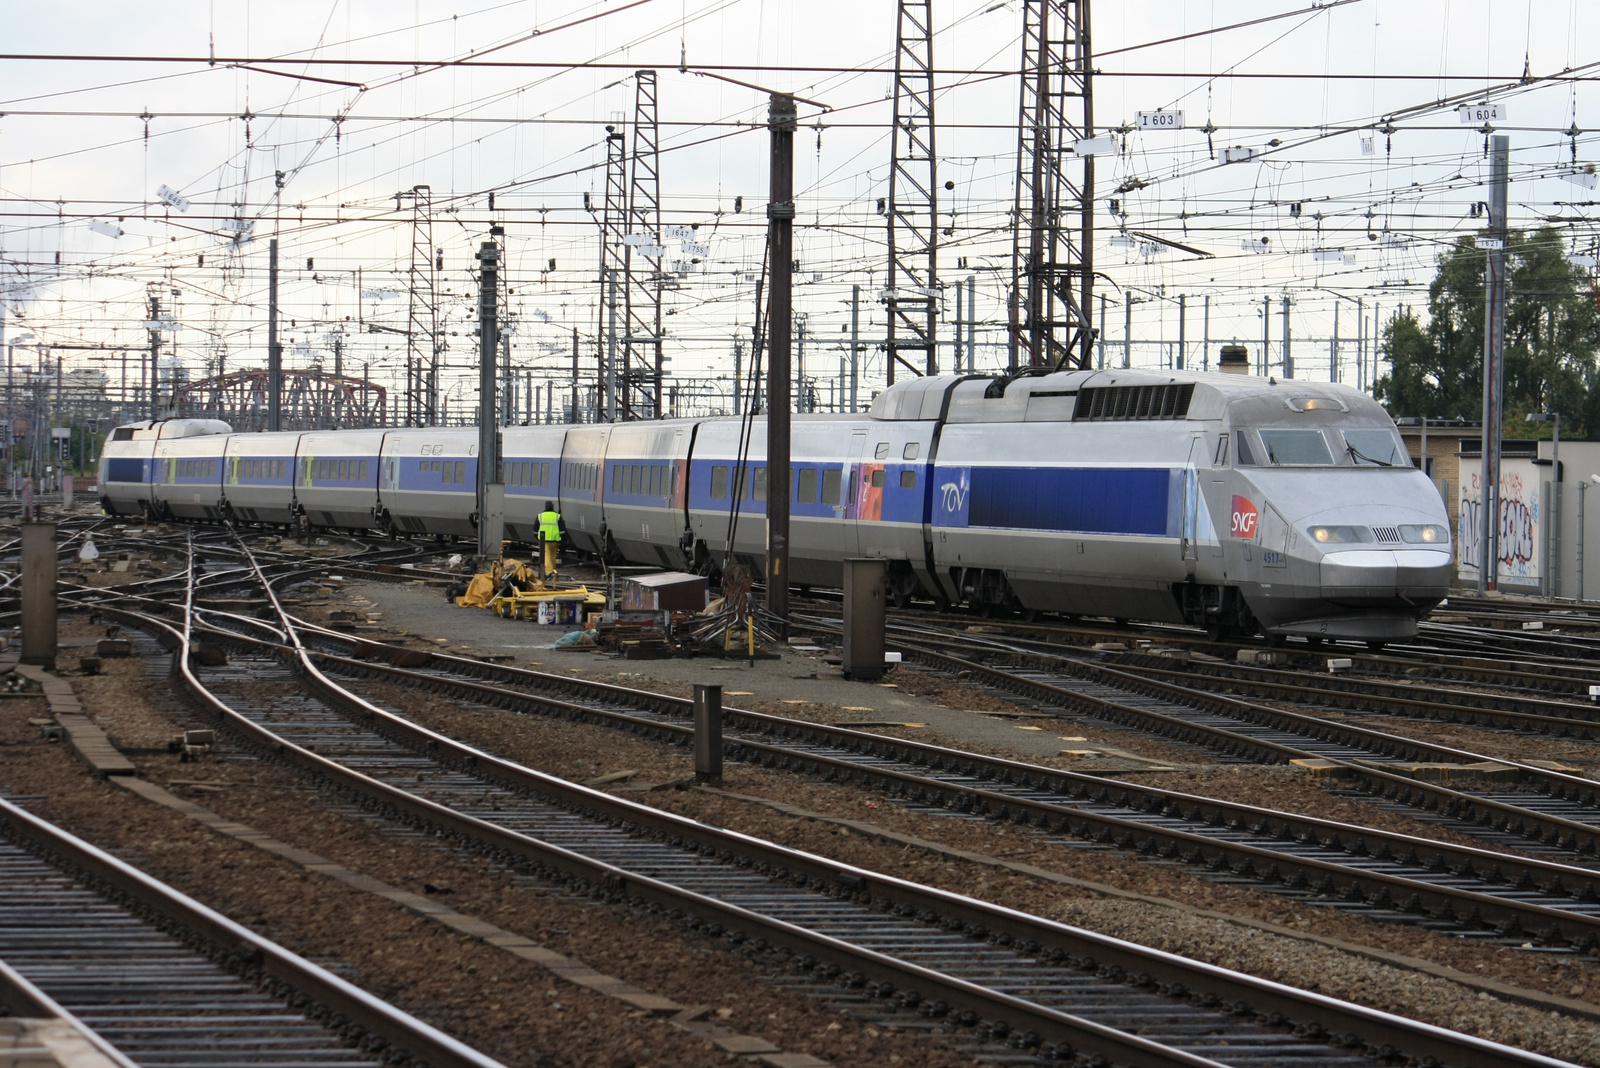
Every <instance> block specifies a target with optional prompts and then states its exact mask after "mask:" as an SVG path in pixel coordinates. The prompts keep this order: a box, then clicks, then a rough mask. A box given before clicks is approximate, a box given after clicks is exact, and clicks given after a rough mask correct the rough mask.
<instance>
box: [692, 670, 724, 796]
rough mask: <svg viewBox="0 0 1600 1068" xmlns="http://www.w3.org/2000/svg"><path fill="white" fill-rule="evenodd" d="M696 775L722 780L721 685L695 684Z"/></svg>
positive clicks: (701, 780)
mask: <svg viewBox="0 0 1600 1068" xmlns="http://www.w3.org/2000/svg"><path fill="white" fill-rule="evenodd" d="M694 777H695V780H696V781H697V782H716V783H720V782H721V781H722V687H721V686H703V685H701V684H700V683H698V682H697V683H695V686H694Z"/></svg>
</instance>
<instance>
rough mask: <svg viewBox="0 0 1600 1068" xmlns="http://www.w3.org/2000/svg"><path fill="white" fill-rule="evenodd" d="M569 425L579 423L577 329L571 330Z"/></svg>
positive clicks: (580, 420)
mask: <svg viewBox="0 0 1600 1068" xmlns="http://www.w3.org/2000/svg"><path fill="white" fill-rule="evenodd" d="M567 422H569V423H581V422H583V420H582V419H580V418H579V417H578V328H577V327H573V328H572V418H571V419H568V420H567Z"/></svg>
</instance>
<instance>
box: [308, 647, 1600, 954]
mask: <svg viewBox="0 0 1600 1068" xmlns="http://www.w3.org/2000/svg"><path fill="white" fill-rule="evenodd" d="M303 633H305V632H303ZM313 634H314V638H315V639H316V640H320V641H322V642H326V643H328V644H330V645H331V644H335V643H337V642H345V643H350V641H351V640H350V639H348V638H344V637H343V636H335V635H333V634H332V633H331V632H321V633H315V632H313ZM382 652H383V650H379V649H375V648H371V647H368V648H366V649H362V650H360V655H362V656H363V657H370V656H372V655H374V654H379V653H382ZM311 655H312V657H313V658H314V659H315V660H316V662H317V663H318V664H320V665H322V666H323V667H324V668H325V669H326V670H327V671H329V672H330V673H332V674H334V675H336V676H338V677H341V678H350V679H369V680H375V681H382V682H387V683H393V684H398V685H402V686H410V687H415V688H419V689H421V690H423V691H424V692H427V693H429V694H431V695H439V696H445V697H448V698H450V699H451V700H452V701H453V702H456V703H457V704H459V705H461V706H463V707H474V706H476V707H481V708H486V709H488V708H499V709H514V710H518V711H523V712H526V713H529V714H543V715H557V716H562V717H564V718H568V719H572V720H578V721H584V722H591V723H597V724H603V725H607V726H611V727H614V728H617V729H622V730H626V731H630V732H633V733H636V734H640V735H643V736H645V737H648V738H652V739H655V740H658V741H662V742H665V743H668V744H675V745H688V744H690V742H691V739H692V731H691V729H690V728H689V727H688V726H686V725H685V721H686V720H687V719H688V718H689V715H690V704H689V702H687V701H685V700H683V699H681V698H674V697H669V696H666V695H661V694H653V693H648V692H644V691H636V690H629V689H625V688H621V687H616V686H611V685H608V684H604V683H595V682H590V681H587V680H581V679H573V678H570V677H566V676H556V675H547V674H544V673H540V672H533V671H528V670H526V669H520V668H513V667H505V666H501V665H493V664H485V663H482V662H480V661H475V660H470V659H467V658H462V657H450V656H443V655H435V656H433V657H432V658H431V664H430V666H429V667H426V668H418V669H405V668H396V667H393V666H391V665H387V664H384V663H382V662H379V661H374V660H372V659H367V658H363V659H353V658H351V657H345V656H337V655H334V654H331V653H312V654H311ZM724 716H725V732H726V733H725V735H724V750H725V753H726V754H727V755H728V756H730V757H732V758H733V759H736V760H741V761H745V762H749V763H753V764H759V765H762V766H766V767H775V768H781V769H787V770H792V771H794V772H797V773H800V774H804V775H806V776H808V777H817V776H821V777H823V778H825V779H827V780H828V781H834V782H840V783H851V782H854V783H858V784H861V785H863V786H866V787H869V788H872V789H878V790H883V791H885V792H887V793H889V794H891V795H893V796H897V797H900V798H902V799H905V800H906V801H907V802H909V803H912V804H915V805H919V806H922V807H925V808H928V809H930V810H943V809H948V810H952V811H955V812H959V813H964V814H968V813H976V814H980V815H984V814H987V815H991V816H994V817H997V818H1001V819H1007V820H1011V821H1013V822H1018V823H1027V824H1030V825H1034V826H1038V827H1040V828H1043V829H1044V830H1045V831H1046V832H1047V833H1056V834H1069V835H1072V836H1074V837H1078V838H1083V839H1089V840H1093V841H1098V842H1102V843H1106V844H1109V845H1115V846H1118V847H1120V848H1123V849H1126V850H1129V851H1132V852H1136V853H1139V854H1142V855H1145V856H1147V857H1150V858H1151V859H1155V860H1164V861H1168V862H1171V863H1185V864H1188V865H1192V866H1194V867H1195V868H1197V869H1198V870H1200V871H1202V872H1205V873H1209V876H1210V877H1214V878H1219V879H1222V880H1227V881H1233V882H1238V883H1241V884H1253V885H1257V886H1260V887H1262V888H1264V889H1269V890H1272V891H1274V892H1277V893H1282V894H1287V895H1290V896H1293V897H1296V898H1299V899H1302V900H1309V901H1313V902H1319V903H1326V904H1331V905H1334V906H1335V907H1340V908H1347V909H1351V910H1354V911H1358V912H1360V913H1362V914H1364V915H1367V916H1369V917H1371V918H1374V919H1382V920H1387V921H1389V922H1398V923H1405V924H1414V925H1420V926H1425V927H1429V928H1432V929H1437V930H1449V931H1452V932H1454V933H1465V934H1467V935H1468V936H1469V937H1478V938H1492V939H1497V940H1499V941H1501V942H1503V943H1504V944H1508V945H1523V944H1525V943H1528V942H1529V941H1530V939H1532V940H1534V941H1535V942H1536V943H1537V944H1538V945H1540V946H1541V947H1549V946H1552V945H1559V944H1563V943H1564V944H1566V945H1567V946H1569V947H1570V948H1572V949H1574V950H1587V949H1590V948H1592V947H1594V946H1595V945H1596V944H1597V943H1596V941H1595V938H1596V935H1597V934H1600V926H1597V922H1600V906H1597V902H1600V899H1597V898H1596V896H1595V887H1594V883H1595V882H1596V881H1597V880H1600V870H1597V869H1595V868H1587V867H1582V866H1579V865H1575V864H1570V863H1561V862H1559V861H1555V860H1544V859H1538V858H1529V857H1525V856H1516V855H1512V854H1506V853H1501V852H1495V851H1492V850H1487V849H1470V848H1462V847H1457V846H1452V845H1448V844H1445V843H1440V842H1437V841H1433V840H1429V839H1421V838H1416V837H1412V836H1407V835H1401V834H1395V833H1391V832H1385V831H1378V830H1374V829H1372V828H1368V827H1360V826H1354V825H1349V824H1341V823H1336V822H1333V821H1326V820H1319V819H1314V818H1310V817H1304V816H1298V815H1294V814H1290V813H1283V812H1276V811H1272V810H1268V809H1262V808H1259V807H1254V806H1246V805H1239V804H1231V803H1228V802H1223V801H1219V800H1217V799H1213V798H1204V797H1197V796H1194V795H1189V794H1184V793H1181V792H1177V791H1169V790H1162V789H1158V788H1152V787H1148V786H1144V785H1139V784H1132V783H1129V782H1125V781H1119V780H1113V779H1108V778H1104V777H1100V776H1094V775H1087V774H1080V773H1075V772H1067V771H1061V770H1058V769H1053V768H1044V767H1040V766H1037V765H1030V764H1026V763H1023V762H1020V761H1010V760H1005V759H1001V758H995V757H987V756H982V755H979V754H974V753H969V752H962V751H959V750H952V749H948V748H944V747H940V746H934V745H929V744H925V743H920V742H914V741H908V740H905V739H899V738H885V737H883V736H881V735H875V734H871V733H867V732H864V731H857V730H851V729H850V728H849V727H848V726H828V725H822V724H816V723H809V722H805V721H801V720H793V719H787V718H784V717H778V716H771V715H767V714H764V713H755V712H747V711H744V710H741V709H737V708H725V709H724ZM1507 841H1508V844H1515V842H1514V840H1512V839H1509V838H1508V840H1507Z"/></svg>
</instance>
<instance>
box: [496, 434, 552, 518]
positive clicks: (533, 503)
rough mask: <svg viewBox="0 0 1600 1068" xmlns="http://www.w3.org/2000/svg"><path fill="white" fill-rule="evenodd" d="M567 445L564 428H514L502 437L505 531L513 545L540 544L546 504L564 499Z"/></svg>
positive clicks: (501, 462)
mask: <svg viewBox="0 0 1600 1068" xmlns="http://www.w3.org/2000/svg"><path fill="white" fill-rule="evenodd" d="M566 441H567V428H566V427H565V426H512V427H507V428H506V429H505V431H504V433H503V434H502V435H501V444H500V457H501V461H500V477H501V481H502V482H504V483H505V487H506V497H505V529H506V537H507V538H509V539H511V540H512V541H520V542H523V543H525V544H528V545H537V544H538V541H539V513H540V512H542V511H544V502H545V501H550V502H551V503H552V504H554V503H556V502H558V501H559V500H560V497H561V453H562V450H563V449H564V448H565V446H566Z"/></svg>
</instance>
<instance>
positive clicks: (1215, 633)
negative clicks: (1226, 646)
mask: <svg viewBox="0 0 1600 1068" xmlns="http://www.w3.org/2000/svg"><path fill="white" fill-rule="evenodd" d="M1226 633H1227V628H1225V627H1224V626H1223V625H1222V624H1221V623H1211V624H1209V625H1207V627H1206V641H1208V642H1220V641H1221V640H1222V636H1223V635H1224V634H1226Z"/></svg>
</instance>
